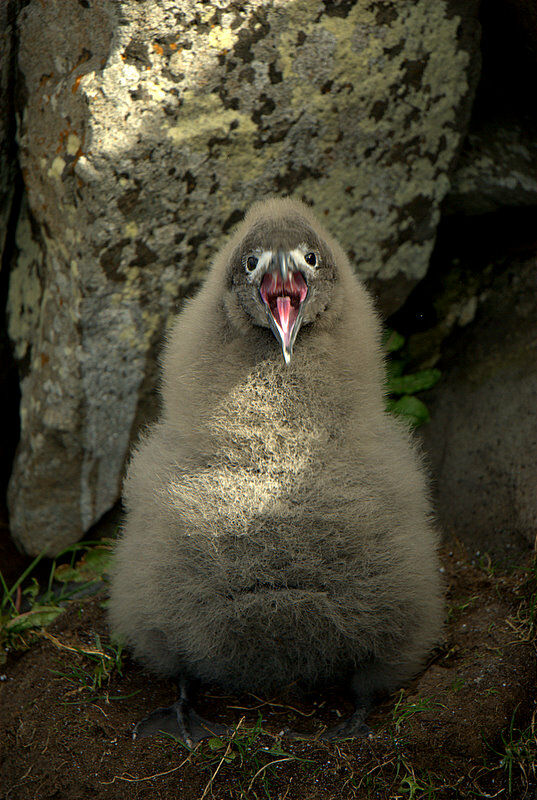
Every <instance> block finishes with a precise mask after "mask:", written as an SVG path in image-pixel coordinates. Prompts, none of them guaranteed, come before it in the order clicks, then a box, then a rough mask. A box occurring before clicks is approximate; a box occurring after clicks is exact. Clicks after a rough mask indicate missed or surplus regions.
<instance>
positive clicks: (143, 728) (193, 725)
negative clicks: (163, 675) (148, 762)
mask: <svg viewBox="0 0 537 800" xmlns="http://www.w3.org/2000/svg"><path fill="white" fill-rule="evenodd" d="M158 733H165V734H166V733H167V734H170V735H171V736H173V737H175V738H176V739H180V740H181V741H183V742H184V743H185V744H186V745H187V746H188V747H193V745H195V744H197V743H198V742H201V740H202V739H208V738H209V737H210V736H223V735H225V734H227V733H229V728H227V727H226V726H225V725H221V724H220V723H218V722H209V720H207V719H204V718H203V717H200V715H199V714H197V713H196V712H195V711H194V709H192V708H190V706H189V705H188V703H186V702H185V701H184V700H177V701H176V702H175V703H172V705H171V706H167V707H166V708H157V709H155V711H153V712H152V713H151V714H148V715H147V717H144V718H143V719H142V720H140V722H139V723H138V724H137V725H136V727H135V729H134V732H133V734H132V738H133V739H143V738H145V737H147V736H154V735H155V734H158Z"/></svg>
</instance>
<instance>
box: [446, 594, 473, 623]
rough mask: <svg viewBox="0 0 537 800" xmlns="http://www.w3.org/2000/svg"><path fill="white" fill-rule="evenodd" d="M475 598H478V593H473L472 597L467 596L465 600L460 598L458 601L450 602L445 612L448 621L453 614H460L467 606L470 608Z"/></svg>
mask: <svg viewBox="0 0 537 800" xmlns="http://www.w3.org/2000/svg"><path fill="white" fill-rule="evenodd" d="M476 600H479V595H477V594H474V595H473V596H472V597H467V598H466V599H465V600H461V601H460V603H451V604H450V606H449V608H448V613H447V619H448V622H449V621H450V620H452V619H453V618H454V617H455V615H457V614H460V613H461V612H462V611H466V609H467V608H470V606H471V605H473V603H475V602H476Z"/></svg>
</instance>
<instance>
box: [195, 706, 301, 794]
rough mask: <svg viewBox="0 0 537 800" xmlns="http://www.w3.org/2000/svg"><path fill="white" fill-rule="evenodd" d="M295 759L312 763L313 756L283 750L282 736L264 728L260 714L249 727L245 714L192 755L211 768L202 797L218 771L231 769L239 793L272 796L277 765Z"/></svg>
mask: <svg viewBox="0 0 537 800" xmlns="http://www.w3.org/2000/svg"><path fill="white" fill-rule="evenodd" d="M289 762H295V763H297V764H298V765H299V766H300V767H304V766H305V765H306V764H313V763H314V761H313V760H312V759H306V758H301V757H299V756H297V755H295V754H294V753H291V752H289V751H288V750H284V749H283V747H282V744H281V740H280V738H279V737H278V736H275V735H273V734H271V733H269V732H268V731H266V730H264V728H263V721H262V718H261V715H259V716H258V719H257V722H256V724H255V725H253V726H252V727H246V726H245V725H244V717H242V719H241V720H240V721H239V723H238V724H237V725H236V726H235V729H234V730H233V732H232V733H231V734H230V735H229V736H215V737H213V738H211V739H208V740H207V741H206V742H203V743H202V744H201V745H200V746H198V747H197V748H196V749H195V751H194V753H193V758H192V763H193V764H194V765H195V766H198V767H201V768H202V769H204V770H206V771H208V772H210V779H209V782H208V783H207V785H206V787H205V790H204V792H203V794H202V795H201V797H202V798H205V797H206V796H207V795H208V794H209V792H210V791H211V787H212V785H213V783H214V780H215V778H216V776H217V775H218V773H219V772H220V771H221V770H223V769H233V772H234V776H235V778H236V780H237V782H238V785H239V787H240V791H241V795H240V796H241V797H248V798H257V797H258V796H259V795H258V794H257V792H258V791H259V790H261V791H262V793H263V794H262V796H263V797H265V798H271V797H273V796H275V795H273V794H271V785H270V784H271V780H273V779H274V778H276V777H277V774H278V765H280V764H283V763H289Z"/></svg>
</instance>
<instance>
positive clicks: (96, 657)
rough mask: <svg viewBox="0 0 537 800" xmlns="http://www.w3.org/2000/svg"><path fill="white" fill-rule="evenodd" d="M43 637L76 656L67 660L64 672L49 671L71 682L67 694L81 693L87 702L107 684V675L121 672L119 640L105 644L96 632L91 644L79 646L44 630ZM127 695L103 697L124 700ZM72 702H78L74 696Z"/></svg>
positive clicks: (108, 680)
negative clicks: (74, 659)
mask: <svg viewBox="0 0 537 800" xmlns="http://www.w3.org/2000/svg"><path fill="white" fill-rule="evenodd" d="M44 636H45V638H47V639H48V640H49V641H51V642H52V643H53V644H54V645H55V646H56V647H57V648H58V649H60V650H63V651H68V652H70V653H73V654H75V655H76V656H78V658H77V660H76V662H70V663H69V664H68V665H67V666H66V667H65V670H64V671H61V670H51V672H52V673H53V674H55V675H59V676H60V677H62V678H64V680H66V681H67V682H68V683H69V684H71V685H72V687H73V688H72V692H71V693H76V694H78V693H84V692H85V693H86V694H87V695H89V696H88V697H84V698H83V699H84V700H87V701H88V702H90V701H92V700H94V699H96V698H97V697H98V696H99V691H100V690H102V689H103V688H105V687H106V686H107V685H108V684H109V682H110V677H111V675H112V674H113V673H114V672H117V673H119V675H122V671H121V670H122V655H123V645H122V643H121V642H120V641H118V640H111V641H110V642H108V643H103V642H101V637H100V636H99V634H98V633H94V634H93V639H94V645H93V646H92V647H82V646H80V645H71V644H66V643H65V642H62V641H60V640H59V639H58V638H57V637H55V636H53V635H52V634H50V633H48V632H45V633H44ZM127 696H130V695H121V697H118V698H116V697H110V696H109V695H108V694H107V695H106V699H107V700H115V699H125V697H127ZM65 702H70V701H65ZM76 702H79V700H78V699H77V700H76Z"/></svg>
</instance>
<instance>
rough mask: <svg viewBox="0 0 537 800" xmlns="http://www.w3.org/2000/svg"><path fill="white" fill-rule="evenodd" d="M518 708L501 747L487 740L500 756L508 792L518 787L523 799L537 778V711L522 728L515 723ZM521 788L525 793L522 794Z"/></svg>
mask: <svg viewBox="0 0 537 800" xmlns="http://www.w3.org/2000/svg"><path fill="white" fill-rule="evenodd" d="M517 710H518V708H516V709H515V711H514V712H513V716H512V717H511V722H510V723H509V727H508V728H507V729H506V730H504V731H503V732H502V734H501V740H502V747H501V749H500V750H496V749H495V748H493V747H491V745H490V744H488V742H486V740H485V742H486V744H487V747H489V749H490V750H492V751H493V753H495V754H496V755H497V756H500V768H501V769H502V770H503V771H504V773H505V774H506V776H507V791H508V794H509V795H510V796H512V795H513V793H514V790H515V789H516V796H517V798H520V800H522V799H523V798H524V797H526V794H527V791H528V788H529V785H530V780H531V783H532V784H534V783H535V780H536V779H537V719H536V716H537V712H535V713H534V714H533V718H532V720H531V723H530V724H529V725H528V726H527V727H526V728H523V729H522V728H518V727H517V726H516V724H515V717H516V713H517ZM515 782H516V783H517V786H516V787H515ZM521 789H522V790H523V791H524V794H521V792H520V790H521ZM532 796H533V795H532Z"/></svg>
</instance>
